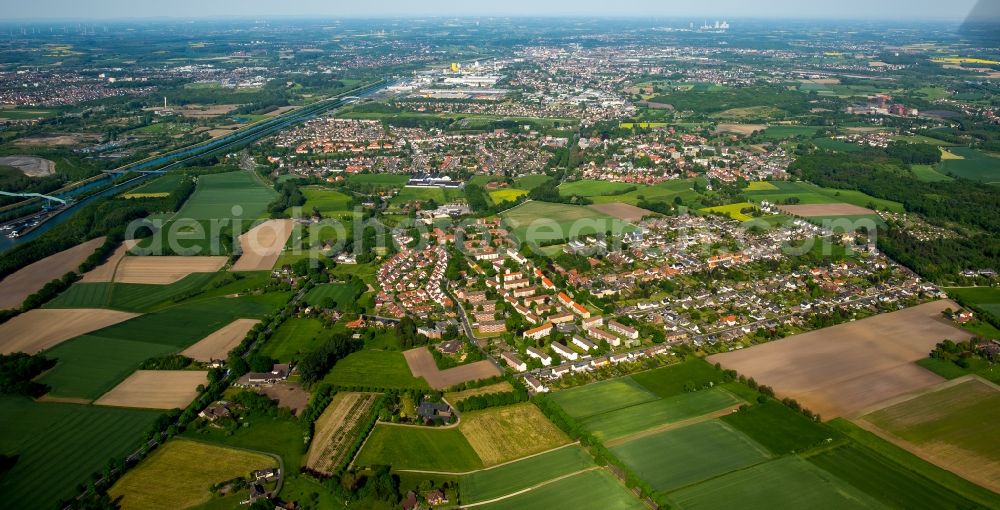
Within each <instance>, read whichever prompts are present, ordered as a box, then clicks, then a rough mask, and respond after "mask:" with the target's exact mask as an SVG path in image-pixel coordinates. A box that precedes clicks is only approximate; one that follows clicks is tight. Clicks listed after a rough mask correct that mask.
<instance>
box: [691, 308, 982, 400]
mask: <svg viewBox="0 0 1000 510" xmlns="http://www.w3.org/2000/svg"><path fill="white" fill-rule="evenodd" d="M948 307H950V308H952V309H956V308H958V305H957V304H956V303H954V302H953V301H949V300H940V301H935V302H932V303H925V304H923V305H919V306H915V307H912V308H907V309H905V310H900V311H897V312H892V313H887V314H882V315H877V316H875V317H869V318H867V319H862V320H859V321H855V322H849V323H846V324H840V325H837V326H833V327H829V328H824V329H821V330H817V331H811V332H809V333H803V334H800V335H794V336H791V337H788V338H785V339H782V340H776V341H774V342H769V343H766V344H762V345H757V346H754V347H751V348H748V349H742V350H739V351H732V352H727V353H723V354H716V355H713V356H709V358H708V359H709V361H711V362H712V363H716V362H718V363H721V364H722V366H723V367H725V368H730V369H734V370H736V371H737V372H739V373H740V374H743V375H745V376H747V377H753V378H754V379H755V380H756V381H757V382H758V383H761V384H766V385H768V386H771V387H772V388H774V391H775V392H776V393H777V394H778V395H779V396H780V397H791V398H794V399H795V400H798V401H799V403H801V404H802V405H803V406H805V407H806V408H808V409H810V410H812V411H813V412H816V413H819V414H820V415H821V416H822V417H823V418H824V419H829V418H834V417H838V416H853V415H855V414H857V413H858V412H860V411H863V410H865V409H868V408H871V407H872V406H875V405H877V404H879V403H880V402H884V401H886V400H889V399H892V398H894V397H898V396H900V395H903V394H906V393H909V392H913V391H918V390H921V389H924V388H927V387H930V386H933V385H935V384H938V383H940V382H941V381H943V379H942V378H941V377H939V376H937V375H935V374H934V373H932V372H930V371H928V370H925V369H923V368H921V367H920V366H918V365H916V364H914V361H917V360H919V359H922V358H926V357H927V354H928V353H929V352H930V350H931V349H933V348H934V345H935V344H936V343H937V342H940V341H941V340H944V339H946V338H950V339H952V340H965V339H967V338H969V337H970V336H971V335H970V334H969V333H968V332H966V331H963V330H961V329H958V328H957V327H955V326H953V325H952V324H950V323H948V322H946V321H945V320H943V319H942V318H941V311H942V310H944V309H945V308H948Z"/></svg>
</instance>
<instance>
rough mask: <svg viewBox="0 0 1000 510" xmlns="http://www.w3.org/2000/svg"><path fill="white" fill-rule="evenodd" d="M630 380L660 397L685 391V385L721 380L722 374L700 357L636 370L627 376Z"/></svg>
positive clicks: (697, 386) (697, 385)
mask: <svg viewBox="0 0 1000 510" xmlns="http://www.w3.org/2000/svg"><path fill="white" fill-rule="evenodd" d="M629 378H631V379H632V380H634V381H635V382H637V383H639V384H640V385H642V386H643V387H644V388H646V389H647V390H649V391H651V392H653V393H654V394H656V395H657V396H659V397H660V398H667V397H672V396H674V395H681V394H683V393H687V392H688V391H689V390H687V389H685V388H684V387H685V386H686V385H691V386H693V387H696V388H700V387H702V386H705V385H708V384H709V383H717V382H721V381H722V374H721V373H720V372H719V371H718V370H717V369H716V368H715V367H713V366H712V365H710V364H708V363H706V362H705V361H704V360H702V359H697V358H692V359H688V360H685V361H682V362H680V363H677V364H674V365H669V366H665V367H660V368H656V369H653V370H647V371H645V372H637V373H634V374H632V375H630V376H629Z"/></svg>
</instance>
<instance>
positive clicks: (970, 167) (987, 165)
mask: <svg viewBox="0 0 1000 510" xmlns="http://www.w3.org/2000/svg"><path fill="white" fill-rule="evenodd" d="M948 150H949V151H951V152H952V153H953V154H955V155H957V156H961V157H962V158H963V159H942V160H941V166H940V169H941V172H942V173H944V174H949V175H951V174H954V175H957V176H959V177H964V178H966V179H972V180H974V181H982V182H986V183H1000V157H995V156H990V155H988V154H986V153H984V152H981V151H978V150H975V149H970V148H968V147H950V148H948Z"/></svg>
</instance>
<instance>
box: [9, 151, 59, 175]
mask: <svg viewBox="0 0 1000 510" xmlns="http://www.w3.org/2000/svg"><path fill="white" fill-rule="evenodd" d="M0 165H5V166H12V167H14V168H16V169H18V170H20V171H21V173H23V174H24V175H27V176H28V177H44V176H46V175H52V174H54V173H56V164H55V162H53V161H51V160H48V159H45V158H39V157H38V156H4V157H2V158H0Z"/></svg>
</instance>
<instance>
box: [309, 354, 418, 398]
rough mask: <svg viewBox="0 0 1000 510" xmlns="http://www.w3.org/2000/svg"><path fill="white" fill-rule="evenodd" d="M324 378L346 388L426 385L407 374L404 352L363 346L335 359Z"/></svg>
mask: <svg viewBox="0 0 1000 510" xmlns="http://www.w3.org/2000/svg"><path fill="white" fill-rule="evenodd" d="M323 381H325V382H328V383H332V384H338V385H341V386H348V387H352V386H353V387H359V388H369V387H376V386H377V387H384V388H395V389H403V388H418V389H422V388H429V386H428V385H427V381H425V380H424V379H420V378H416V377H414V376H413V374H412V373H410V367H409V366H407V364H406V358H405V357H403V353H401V352H398V351H380V350H375V349H365V350H362V351H357V352H353V353H351V354H350V355H348V356H347V357H346V358H344V359H342V360H340V361H338V362H337V364H336V365H334V366H333V370H331V371H330V373H329V374H327V376H326V377H325V378H323Z"/></svg>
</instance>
